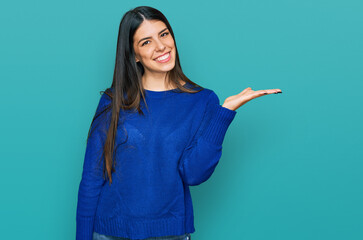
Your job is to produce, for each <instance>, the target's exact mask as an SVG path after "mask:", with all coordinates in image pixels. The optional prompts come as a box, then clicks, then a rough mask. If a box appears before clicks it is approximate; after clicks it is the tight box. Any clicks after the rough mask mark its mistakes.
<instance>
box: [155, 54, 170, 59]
mask: <svg viewBox="0 0 363 240" xmlns="http://www.w3.org/2000/svg"><path fill="white" fill-rule="evenodd" d="M168 57H169V53H167V54H165V55H164V56H162V57H159V58H157V59H156V60H158V61H162V60H164V59H167V58H168Z"/></svg>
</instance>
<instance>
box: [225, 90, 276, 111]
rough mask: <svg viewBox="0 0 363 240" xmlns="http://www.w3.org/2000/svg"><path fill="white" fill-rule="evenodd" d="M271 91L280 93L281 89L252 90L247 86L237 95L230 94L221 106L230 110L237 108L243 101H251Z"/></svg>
mask: <svg viewBox="0 0 363 240" xmlns="http://www.w3.org/2000/svg"><path fill="white" fill-rule="evenodd" d="M271 93H282V91H281V89H267V90H257V91H253V90H252V88H250V87H248V88H246V89H244V90H243V91H242V92H240V93H238V94H237V95H233V96H230V97H228V98H226V100H225V101H224V103H223V105H222V107H225V108H228V109H230V110H234V111H235V110H237V109H238V108H239V107H241V106H242V105H244V104H245V103H247V102H249V101H251V100H252V99H254V98H258V97H261V96H264V95H268V94H271Z"/></svg>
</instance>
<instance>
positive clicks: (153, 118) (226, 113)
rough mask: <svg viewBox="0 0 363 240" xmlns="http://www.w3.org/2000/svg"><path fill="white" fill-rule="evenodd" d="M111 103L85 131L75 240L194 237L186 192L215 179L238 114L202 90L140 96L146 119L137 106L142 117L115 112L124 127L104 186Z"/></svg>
mask: <svg viewBox="0 0 363 240" xmlns="http://www.w3.org/2000/svg"><path fill="white" fill-rule="evenodd" d="M185 86H187V87H188V86H191V85H190V84H189V83H187V84H186V85H185ZM111 90H112V89H111ZM110 103H111V98H110V97H109V96H108V95H107V94H105V93H103V95H102V96H101V97H100V101H99V104H98V107H97V110H96V115H98V114H99V113H100V117H97V118H95V119H94V121H93V123H92V125H91V127H92V129H93V133H92V134H91V135H90V137H89V139H88V142H87V147H86V153H85V158H84V164H83V172H82V179H81V181H80V184H79V191H78V203H77V217H76V224H77V225H76V239H77V240H92V234H93V231H95V232H98V233H101V234H105V235H111V236H117V237H124V238H130V239H144V238H149V237H160V236H169V235H182V234H185V233H193V232H195V229H194V216H193V206H192V199H191V194H190V191H189V186H196V185H199V184H201V183H203V182H205V181H206V180H207V179H208V178H209V177H210V176H211V175H212V173H213V172H214V169H215V168H216V166H217V164H218V162H219V159H220V157H221V155H222V142H223V139H224V136H225V134H226V131H227V129H228V127H229V125H230V123H231V122H232V120H233V119H234V117H235V115H236V113H237V112H236V111H234V110H230V109H228V108H225V107H222V106H221V105H220V103H219V99H218V97H217V95H216V94H215V93H214V92H213V91H212V90H210V89H207V88H203V90H202V91H200V92H198V93H183V92H180V91H174V90H167V91H150V90H146V103H147V106H148V108H149V111H148V110H147V109H146V106H145V103H144V102H143V101H141V102H140V104H141V109H142V110H143V112H144V114H145V115H144V116H143V115H140V114H138V113H137V111H135V112H134V111H131V110H125V111H122V110H121V113H120V120H121V118H122V117H123V118H124V119H123V120H122V121H123V125H122V126H120V125H119V126H118V129H117V136H116V140H115V141H116V143H115V144H116V150H115V151H116V162H117V163H116V166H115V168H116V171H115V172H113V173H112V184H111V186H110V185H109V182H108V181H107V182H106V181H105V180H104V179H103V176H102V166H103V165H102V164H99V163H98V159H99V157H100V156H101V155H102V146H103V144H104V142H105V139H106V133H107V127H108V126H109V125H108V122H109V121H108V119H110V116H111V111H107V109H106V108H107V106H109V104H110ZM105 109H106V110H105ZM101 116H102V117H101ZM119 122H120V121H119ZM120 123H121V122H120ZM124 130H126V134H127V136H126V134H125V132H124ZM125 140H127V141H126V142H124V141H125Z"/></svg>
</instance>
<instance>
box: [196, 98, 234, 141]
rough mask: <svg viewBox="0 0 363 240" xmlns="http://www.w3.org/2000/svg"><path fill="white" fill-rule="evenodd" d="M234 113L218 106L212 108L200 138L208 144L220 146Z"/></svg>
mask: <svg viewBox="0 0 363 240" xmlns="http://www.w3.org/2000/svg"><path fill="white" fill-rule="evenodd" d="M236 113H237V112H236V111H234V110H231V109H228V108H225V107H222V106H221V105H220V104H216V105H215V106H213V108H212V109H211V113H209V114H211V115H210V118H209V119H208V121H209V122H208V123H207V126H206V127H205V129H204V131H203V133H202V135H201V137H202V138H203V139H205V140H206V141H208V142H212V143H214V144H217V145H222V143H223V140H224V136H225V135H226V132H227V129H228V127H229V125H230V124H231V122H232V120H233V119H234V117H235V115H236Z"/></svg>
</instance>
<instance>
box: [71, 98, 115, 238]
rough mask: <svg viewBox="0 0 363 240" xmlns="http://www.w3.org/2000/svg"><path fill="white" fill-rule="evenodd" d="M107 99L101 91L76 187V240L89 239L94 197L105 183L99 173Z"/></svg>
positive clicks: (101, 164) (104, 135) (92, 221)
mask: <svg viewBox="0 0 363 240" xmlns="http://www.w3.org/2000/svg"><path fill="white" fill-rule="evenodd" d="M110 102H111V98H110V97H109V96H108V95H107V94H105V93H103V95H102V96H101V98H100V101H99V103H98V106H97V109H96V113H95V115H94V118H93V120H92V123H91V133H90V136H89V138H88V140H87V146H86V152H85V157H84V163H83V172H82V179H81V181H80V184H79V190H78V202H77V216H76V239H77V240H92V235H93V223H94V217H95V213H96V209H97V204H98V198H99V195H100V192H101V187H102V186H103V185H104V183H105V182H106V181H105V180H104V179H103V175H102V174H103V160H104V157H103V154H102V152H103V146H104V143H105V140H106V134H107V129H108V128H107V126H109V124H108V122H109V121H108V119H110V117H109V115H110V112H111V111H108V105H109V104H110ZM100 161H101V162H100Z"/></svg>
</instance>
